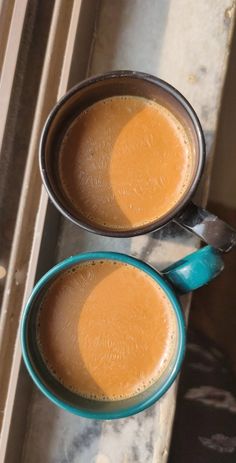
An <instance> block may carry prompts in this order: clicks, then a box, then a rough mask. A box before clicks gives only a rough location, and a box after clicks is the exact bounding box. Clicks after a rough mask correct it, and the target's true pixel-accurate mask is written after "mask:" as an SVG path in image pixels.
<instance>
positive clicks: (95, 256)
mask: <svg viewBox="0 0 236 463" xmlns="http://www.w3.org/2000/svg"><path fill="white" fill-rule="evenodd" d="M101 259H103V260H105V259H107V260H115V261H118V262H123V263H127V264H130V265H132V266H134V267H137V268H138V269H140V270H142V271H144V272H145V273H147V274H148V275H149V276H150V277H151V278H153V279H154V280H155V281H156V282H157V283H158V284H159V285H160V286H161V288H162V289H163V290H164V291H165V293H166V294H167V296H168V298H169V300H170V302H171V304H172V307H173V310H174V312H175V315H176V321H177V328H178V347H177V354H176V359H175V363H174V366H173V368H172V370H171V372H170V374H169V376H168V377H167V379H166V381H165V383H164V384H163V385H162V386H161V387H160V388H159V389H158V390H157V391H155V392H154V393H153V395H152V396H151V397H149V398H147V399H142V400H141V401H140V403H138V404H135V405H133V406H131V407H127V408H126V409H122V410H115V411H111V412H103V411H99V412H93V411H90V410H88V411H87V410H86V411H85V410H82V409H80V408H79V407H78V408H77V407H74V406H71V405H70V404H68V403H67V402H66V401H64V400H63V399H59V398H58V397H57V396H56V395H55V394H53V393H52V392H51V390H49V389H48V388H47V387H46V386H45V385H44V384H43V383H42V382H41V380H40V378H39V376H38V374H37V372H36V371H35V368H34V365H33V364H32V362H31V359H30V355H29V352H28V349H27V320H28V317H29V314H30V311H31V308H32V306H33V303H34V300H35V298H36V296H37V295H38V294H39V293H40V291H41V290H42V289H43V288H44V286H45V284H46V283H48V282H49V281H50V280H51V279H52V278H54V277H55V276H56V275H57V274H59V273H60V272H61V271H62V270H66V269H67V268H69V267H71V266H73V265H75V264H78V263H81V262H84V261H89V260H101ZM20 333H21V347H22V354H23V359H24V362H25V365H26V367H27V370H28V372H29V374H30V376H31V378H32V379H33V381H34V383H35V384H36V385H37V387H38V388H39V389H40V391H41V392H42V393H43V394H44V395H45V396H46V397H47V398H48V399H49V400H51V401H52V402H53V403H54V404H55V405H57V406H59V407H60V408H62V409H64V410H66V411H69V412H71V413H74V414H76V415H79V416H82V417H85V418H91V419H102V420H112V419H116V418H125V417H128V416H131V415H134V414H136V413H139V412H141V411H143V410H145V409H146V408H148V407H150V406H151V405H153V404H154V403H155V402H156V401H157V400H159V399H160V398H161V397H162V396H163V395H164V394H165V393H166V391H167V390H168V389H169V388H170V386H171V385H172V383H173V382H174V380H175V379H176V377H177V375H178V373H179V371H180V368H181V364H182V361H183V357H184V353H185V344H186V335H185V322H184V318H183V314H182V309H181V306H180V303H179V301H178V299H177V297H176V295H175V293H174V291H173V289H172V288H171V286H170V285H169V284H168V283H167V282H166V281H165V280H164V279H163V277H162V276H161V275H160V274H159V273H158V272H157V271H156V270H154V269H153V268H152V267H150V266H149V265H148V264H146V263H144V262H142V261H140V260H138V259H136V258H134V257H131V256H128V255H126V254H121V253H117V252H105V251H104V252H86V253H81V254H78V255H75V256H72V257H69V258H68V259H65V260H63V261H62V262H60V263H58V264H57V265H55V266H54V267H53V268H51V269H50V270H49V271H48V272H47V273H46V274H45V275H44V276H43V277H42V278H41V279H40V280H39V281H38V282H37V284H36V285H35V287H34V289H33V291H32V293H31V296H30V297H29V300H28V302H27V304H26V306H25V309H24V312H23V315H22V319H21V329H20Z"/></svg>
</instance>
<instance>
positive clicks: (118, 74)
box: [39, 70, 206, 238]
mask: <svg viewBox="0 0 236 463" xmlns="http://www.w3.org/2000/svg"><path fill="white" fill-rule="evenodd" d="M116 78H119V79H120V78H124V79H125V78H133V79H137V80H144V81H147V82H150V83H152V84H154V85H157V86H159V87H161V88H163V89H164V90H165V91H166V92H168V93H169V94H170V95H171V96H172V97H173V98H175V99H176V100H177V101H178V103H180V104H181V106H182V107H183V108H184V110H185V111H186V112H187V114H188V115H189V117H190V119H191V121H192V123H193V126H194V129H195V132H196V135H197V139H198V141H199V157H198V164H197V167H196V172H195V174H194V178H193V180H192V182H191V184H190V187H189V189H188V190H187V192H186V193H185V194H184V195H183V197H182V198H181V199H180V201H179V202H178V203H177V204H176V205H175V206H174V207H173V208H172V209H171V210H170V211H168V212H167V213H166V214H165V215H164V216H163V217H160V218H159V219H157V220H156V221H154V222H152V223H147V224H144V225H142V226H140V227H137V228H134V229H129V230H119V229H117V230H115V229H109V228H108V229H106V228H102V227H101V228H100V227H99V225H98V224H95V223H94V224H89V223H87V222H86V221H84V220H83V218H79V217H76V215H75V214H73V213H72V212H70V211H69V210H67V208H66V207H65V206H64V205H63V203H62V202H61V201H60V199H59V198H58V195H57V194H56V193H55V191H54V189H53V188H52V186H51V182H50V178H49V176H48V174H47V168H46V161H45V151H46V150H45V147H46V142H47V136H48V133H49V130H50V127H51V124H52V122H53V120H54V118H55V116H56V115H57V113H58V112H59V111H60V110H61V108H62V107H63V105H64V104H65V103H66V102H67V101H68V100H69V99H70V98H71V97H73V96H74V95H75V94H76V93H77V92H79V91H80V90H81V89H83V88H85V87H89V86H91V85H93V84H95V83H97V82H99V81H106V80H108V79H116ZM205 156H206V150H205V139H204V134H203V130H202V127H201V123H200V120H199V118H198V116H197V114H196V112H195V110H194V109H193V107H192V105H191V104H190V103H189V102H188V100H187V99H186V98H185V97H184V96H183V95H182V93H180V92H179V91H178V90H177V89H176V88H175V87H173V86H172V85H171V84H169V83H168V82H166V81H164V80H163V79H160V78H159V77H156V76H153V75H151V74H148V73H144V72H140V71H129V70H116V71H110V72H106V73H103V74H98V75H95V76H92V77H89V78H87V79H85V80H83V81H82V82H80V83H78V84H77V85H75V86H74V87H72V88H71V89H70V90H69V91H68V92H67V93H66V94H65V95H64V96H63V97H62V98H61V99H60V100H59V101H58V102H57V103H56V105H55V106H54V107H53V109H52V110H51V112H50V113H49V116H48V117H47V119H46V122H45V124H44V127H43V130H42V135H41V138H40V144H39V168H40V173H41V177H42V180H43V183H44V186H45V188H46V191H47V193H48V196H49V198H50V199H51V201H52V203H53V204H54V206H55V207H56V208H57V209H58V210H59V211H60V213H61V214H62V215H63V216H64V217H66V218H67V219H68V220H70V221H71V222H73V223H74V224H75V225H78V226H79V227H81V228H83V229H84V230H86V231H89V232H92V233H96V234H98V235H102V236H110V237H114V238H129V237H133V236H139V235H143V234H146V233H150V232H154V231H156V230H158V229H159V228H161V227H163V226H164V225H166V224H167V223H168V222H170V221H171V220H172V219H173V218H174V217H176V216H177V215H178V214H180V213H181V212H182V211H183V210H184V208H185V207H186V206H187V204H188V203H189V202H190V200H191V198H192V196H193V194H194V192H195V191H196V189H197V187H198V184H199V182H200V179H201V175H202V172H203V168H204V164H205Z"/></svg>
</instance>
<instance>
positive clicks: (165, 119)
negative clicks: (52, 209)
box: [59, 96, 193, 230]
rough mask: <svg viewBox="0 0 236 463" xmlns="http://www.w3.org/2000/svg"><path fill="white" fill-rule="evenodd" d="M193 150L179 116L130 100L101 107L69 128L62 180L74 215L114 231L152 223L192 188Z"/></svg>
mask: <svg viewBox="0 0 236 463" xmlns="http://www.w3.org/2000/svg"><path fill="white" fill-rule="evenodd" d="M192 157H193V156H192V148H191V145H190V142H189V139H188V137H187V134H186V132H185V130H184V128H183V127H182V125H181V124H180V122H179V121H178V120H177V119H176V117H175V116H174V115H173V114H172V113H171V112H170V111H168V110H167V109H166V108H165V107H163V106H161V105H160V104H158V103H156V102H153V101H150V100H147V99H144V98H140V97H133V96H115V97H112V98H107V99H105V100H101V101H98V102H97V103H95V104H93V105H91V106H90V107H89V108H88V109H86V110H85V111H83V112H81V114H79V115H78V116H77V117H76V118H75V119H74V121H73V122H72V124H71V125H70V126H69V128H68V130H67V132H66V134H65V136H64V138H63V141H62V145H61V149H60V153H59V177H60V181H61V185H62V189H63V194H64V197H65V198H66V201H67V202H69V203H70V204H71V208H72V210H73V211H74V213H75V215H79V216H82V217H83V218H85V219H86V220H87V221H89V222H90V223H92V224H95V225H99V226H102V227H105V228H109V229H115V230H127V229H132V228H137V227H140V226H143V225H146V224H149V223H153V222H154V221H156V220H157V219H158V218H160V217H162V216H163V215H165V214H166V213H168V212H169V211H170V210H171V209H172V208H173V207H174V206H175V205H176V204H177V203H178V202H179V201H180V199H181V198H182V196H183V195H184V194H185V192H186V190H187V189H188V187H189V184H190V183H191V179H192V173H193V160H192Z"/></svg>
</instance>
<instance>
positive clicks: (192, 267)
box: [162, 246, 224, 294]
mask: <svg viewBox="0 0 236 463" xmlns="http://www.w3.org/2000/svg"><path fill="white" fill-rule="evenodd" d="M223 268H224V262H223V259H222V257H221V255H220V252H219V251H218V250H217V249H215V248H213V247H212V246H204V247H203V248H201V249H199V250H198V251H195V252H193V253H192V254H189V255H188V256H186V257H184V259H181V260H179V261H178V262H175V264H173V265H171V266H170V267H167V268H166V269H164V270H163V271H162V274H163V276H165V277H166V279H167V280H168V281H169V282H170V283H171V284H172V286H174V288H175V289H176V290H177V291H178V292H179V293H181V294H184V293H188V292H190V291H193V290H194V289H197V288H200V287H201V286H204V285H206V284H207V283H209V282H210V281H211V280H213V278H215V277H216V276H217V275H219V274H220V273H221V272H222V270H223Z"/></svg>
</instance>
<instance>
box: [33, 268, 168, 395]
mask: <svg viewBox="0 0 236 463" xmlns="http://www.w3.org/2000/svg"><path fill="white" fill-rule="evenodd" d="M37 335H38V344H39V348H40V351H41V354H42V357H43V359H44V361H45V363H46V364H47V366H48V368H49V369H50V371H51V373H52V374H53V375H54V376H56V378H57V379H58V380H59V381H60V382H61V383H62V384H63V385H64V386H66V387H67V388H68V389H70V390H72V391H74V392H76V393H78V394H80V395H81V396H84V397H87V398H93V399H96V400H119V399H126V398H128V397H131V396H133V395H136V394H138V393H140V392H141V391H144V390H145V389H146V388H148V387H149V386H150V385H151V384H152V383H153V382H155V381H156V380H157V379H158V378H159V377H160V376H161V374H162V373H163V371H164V370H165V369H166V368H167V367H168V365H169V363H170V360H171V359H172V356H173V353H174V352H175V348H176V342H177V327H176V321H175V316H174V312H173V308H172V306H171V303H170V301H169V299H168V298H167V296H166V294H165V293H164V291H163V290H162V288H161V287H160V286H159V285H158V283H156V282H155V281H154V280H153V278H151V277H150V276H149V275H147V274H146V273H144V272H143V271H141V270H139V269H137V268H136V267H133V266H131V265H127V264H124V263H120V262H117V261H112V260H104V261H87V262H86V263H81V264H79V265H77V266H75V267H73V268H71V269H69V270H67V271H64V272H63V273H61V274H60V275H59V276H58V277H57V278H56V280H55V281H54V282H53V283H52V284H51V285H50V287H49V289H48V291H47V293H46V295H45V296H44V299H43V301H42V303H41V308H40V311H39V315H38V329H37Z"/></svg>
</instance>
